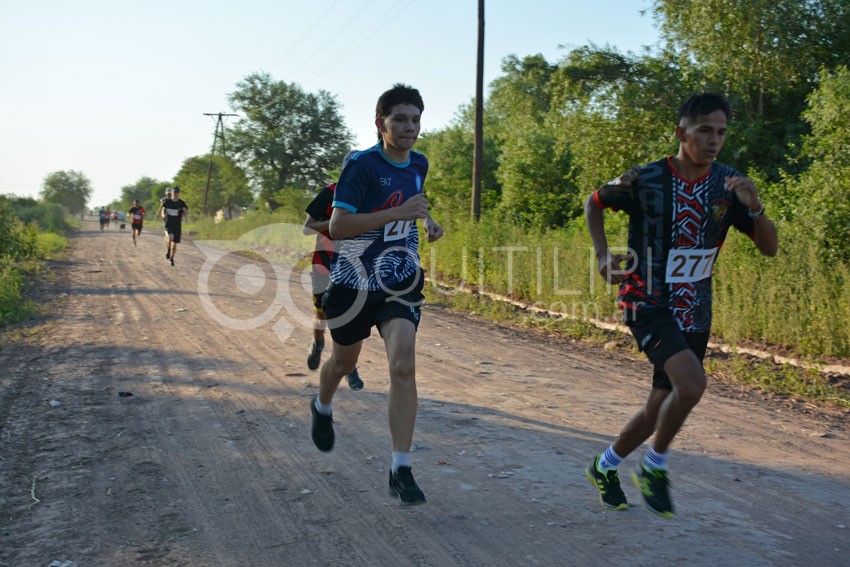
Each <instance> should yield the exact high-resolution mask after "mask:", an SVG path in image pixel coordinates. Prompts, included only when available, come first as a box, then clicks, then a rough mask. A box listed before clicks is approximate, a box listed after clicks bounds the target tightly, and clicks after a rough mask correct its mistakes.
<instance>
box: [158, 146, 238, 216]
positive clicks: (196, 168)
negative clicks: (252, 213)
mask: <svg viewBox="0 0 850 567" xmlns="http://www.w3.org/2000/svg"><path fill="white" fill-rule="evenodd" d="M210 159H212V170H211V171H210V169H209V167H210ZM208 172H209V179H210V187H209V194H208V195H207V210H208V211H210V212H214V211H217V210H218V209H221V208H223V207H234V206H236V207H244V206H247V205H249V204H251V202H252V201H253V199H254V197H253V195H252V193H251V190H250V188H249V187H248V178H247V177H246V176H245V172H244V171H243V170H242V169H241V168H240V167H239V166H237V165H236V164H235V163H234V162H233V160H231V159H230V158H226V157H223V156H213V157H212V158H210V156H209V155H205V156H195V157H190V158H188V159H187V160H186V161H184V162H183V166H182V167H181V168H180V171H179V172H178V173H177V175H176V177H175V178H174V183H175V184H176V185H179V186H180V193H181V195H180V198H181V199H183V200H184V201H186V202H187V203H188V204H189V206H190V207H191V208H192V210H194V211H196V213H200V212H201V207H202V206H203V202H204V193H205V192H206V188H207V175H208Z"/></svg>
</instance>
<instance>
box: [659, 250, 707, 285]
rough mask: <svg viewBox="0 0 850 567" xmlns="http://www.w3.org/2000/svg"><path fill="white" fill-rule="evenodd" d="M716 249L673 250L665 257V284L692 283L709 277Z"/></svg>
mask: <svg viewBox="0 0 850 567" xmlns="http://www.w3.org/2000/svg"><path fill="white" fill-rule="evenodd" d="M717 250H718V249H717V248H709V249H706V250H701V249H695V248H673V249H672V250H670V253H669V254H668V255H667V275H666V277H665V281H666V282H667V283H692V282H698V281H701V280H704V279H705V278H707V277H710V276H711V271H712V270H713V269H714V260H715V259H716V258H717Z"/></svg>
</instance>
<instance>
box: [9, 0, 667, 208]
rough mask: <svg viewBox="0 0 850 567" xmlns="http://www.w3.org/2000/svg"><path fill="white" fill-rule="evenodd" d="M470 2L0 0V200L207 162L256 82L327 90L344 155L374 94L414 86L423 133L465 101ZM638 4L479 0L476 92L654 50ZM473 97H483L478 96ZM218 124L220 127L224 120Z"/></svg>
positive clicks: (105, 197) (103, 187)
mask: <svg viewBox="0 0 850 567" xmlns="http://www.w3.org/2000/svg"><path fill="white" fill-rule="evenodd" d="M477 5H478V3H477V1H476V0H416V1H414V0H311V1H309V2H307V1H295V0H278V1H273V0H240V1H238V2H236V1H225V0H214V1H206V2H204V1H203V0H202V1H200V2H198V1H191V2H190V1H186V0H146V1H141V0H138V1H132V2H130V1H127V0H32V1H27V0H0V78H2V86H0V132H2V135H0V193H14V194H17V195H32V196H37V195H38V192H39V190H40V188H41V184H42V181H43V180H44V177H45V175H47V174H48V173H50V172H52V171H57V170H67V169H72V170H76V171H81V172H83V173H84V174H85V175H86V176H87V177H88V178H89V179H90V180H91V182H92V187H93V198H92V201H91V202H90V203H89V204H90V205H91V206H98V205H101V204H105V203H108V202H109V201H111V200H113V199H116V198H118V197H119V196H120V189H121V187H122V186H124V185H129V184H132V183H134V182H135V181H136V180H137V179H139V178H140V177H142V176H144V175H147V176H150V177H154V178H156V179H158V180H163V181H166V180H170V179H171V178H172V177H173V176H174V175H175V174H176V173H177V171H178V170H179V169H180V166H181V164H182V163H183V160H185V159H186V158H187V157H190V156H194V155H202V154H204V153H206V152H208V151H209V149H210V146H211V144H212V139H213V131H214V126H215V123H214V120H213V119H212V118H210V117H207V116H204V115H203V113H205V112H220V111H221V112H229V111H230V109H229V107H228V105H227V98H226V96H227V94H228V93H230V92H232V91H233V90H235V86H236V83H237V82H239V81H240V80H241V79H242V78H244V77H245V76H246V75H248V74H250V73H253V72H255V71H267V72H269V73H270V74H271V75H272V77H273V78H274V79H276V80H283V81H287V82H295V83H298V84H299V85H300V86H301V87H302V88H304V89H305V90H307V91H311V92H315V91H318V90H319V89H324V90H326V91H329V92H331V93H332V94H334V95H335V96H336V97H337V98H338V100H339V101H340V103H341V104H342V106H343V108H342V111H343V115H344V116H345V120H346V123H347V125H348V127H349V128H350V129H351V130H352V132H354V134H355V136H356V137H357V145H358V147H366V146H368V145H372V144H373V143H374V133H373V132H374V126H373V113H374V108H375V101H376V99H377V97H378V95H379V94H380V93H381V92H383V91H384V90H386V89H387V88H389V87H390V86H392V84H393V83H395V82H399V81H401V82H405V83H408V84H411V85H413V86H415V87H416V88H418V89H419V90H420V91H421V93H422V96H423V98H424V100H425V113H424V114H423V117H422V122H423V129H424V130H425V131H427V130H434V129H439V128H441V127H443V126H445V125H446V124H448V123H449V122H450V121H451V120H452V118H453V117H454V115H455V113H456V111H457V110H458V108H459V107H460V106H461V105H463V104H465V103H467V102H469V101H470V100H471V98H472V97H473V95H474V93H475V57H476V53H475V50H476V41H477V40H476V38H477V25H478V22H477ZM649 8H650V2H649V0H596V1H595V2H577V1H573V0H526V1H517V0H486V33H485V47H486V55H485V74H484V80H485V84H489V83H490V82H491V81H492V80H493V79H495V78H496V77H498V76H499V74H500V71H499V68H500V63H501V60H502V59H503V58H504V57H505V56H506V55H509V54H516V55H518V56H520V57H522V56H525V55H532V54H536V53H542V54H543V55H544V56H545V57H546V58H547V60H548V61H550V62H553V63H554V62H556V61H557V60H558V59H560V58H561V57H562V56H563V55H564V54H565V53H566V51H565V50H564V49H563V48H562V47H561V46H566V47H567V48H570V47H578V46H581V45H585V44H587V43H589V42H593V43H596V44H597V45H600V46H604V45H606V44H607V45H610V46H613V47H616V48H618V49H620V50H621V51H632V52H635V53H637V52H640V51H641V48H642V47H643V46H649V45H654V44H655V43H656V42H657V41H658V33H657V30H656V29H655V28H654V26H653V21H652V18H651V16H650V15H649V14H647V15H644V16H642V15H641V14H640V12H641V11H642V10H648V9H649ZM485 97H486V94H485ZM230 120H231V122H230V123H231V124H232V120H233V119H230Z"/></svg>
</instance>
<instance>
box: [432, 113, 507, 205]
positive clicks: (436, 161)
mask: <svg viewBox="0 0 850 567" xmlns="http://www.w3.org/2000/svg"><path fill="white" fill-rule="evenodd" d="M473 124H474V108H473V106H471V105H466V106H464V107H462V108H461V109H460V111H459V112H458V113H457V115H456V116H455V118H454V120H453V121H452V123H451V124H449V125H448V126H447V127H446V128H444V129H442V130H438V131H435V132H429V133H427V134H423V135H422V136H421V137H420V139H419V141H418V142H417V143H416V149H417V150H418V151H420V152H422V153H423V154H425V155H426V156H427V157H428V163H429V166H428V179H427V180H426V181H425V192H426V193H427V195H428V201H429V202H430V203H432V205H433V206H434V207H436V208H439V209H440V210H442V211H447V212H454V211H464V212H465V211H466V210H467V209H468V208H469V184H470V180H471V179H472V168H473V158H474V154H473V145H474V142H473V140H474V132H473ZM483 150H484V151H483V157H484V167H483V171H482V174H483V175H482V179H481V185H482V191H481V209H482V210H484V211H488V210H491V209H493V208H494V207H495V206H496V205H498V203H499V200H500V198H501V192H502V189H501V186H500V185H499V182H498V180H497V179H496V176H495V173H496V169H497V167H498V165H499V162H498V149H497V147H496V145H495V143H494V142H493V139H492V138H491V137H490V136H489V135H485V136H484V148H483ZM460 218H464V219H465V218H467V217H466V214H465V213H464V214H463V215H462V216H461V217H460Z"/></svg>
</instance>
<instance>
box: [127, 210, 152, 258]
mask: <svg viewBox="0 0 850 567" xmlns="http://www.w3.org/2000/svg"><path fill="white" fill-rule="evenodd" d="M146 214H148V213H147V211H145V208H144V207H143V206H141V205H140V204H139V200H138V199H136V200H134V201H133V206H132V207H130V210H129V211H127V216H129V217H130V222H131V223H132V224H131V226H132V227H133V246H136V236H137V235H140V234H142V221H143V220H144V218H145V215H146Z"/></svg>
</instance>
